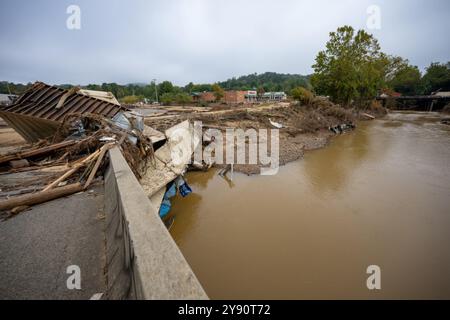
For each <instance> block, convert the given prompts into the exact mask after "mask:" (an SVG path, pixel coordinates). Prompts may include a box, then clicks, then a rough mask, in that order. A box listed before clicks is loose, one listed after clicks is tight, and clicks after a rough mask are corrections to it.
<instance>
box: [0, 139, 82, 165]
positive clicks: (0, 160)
mask: <svg viewBox="0 0 450 320" xmlns="http://www.w3.org/2000/svg"><path fill="white" fill-rule="evenodd" d="M77 142H79V141H75V140H68V141H63V142H60V143H55V144H51V145H49V146H45V147H42V148H38V149H33V150H27V151H23V152H19V153H15V154H10V155H6V156H3V157H0V165H1V164H3V163H5V162H9V161H12V160H18V159H24V158H29V157H35V156H39V155H43V154H46V153H49V152H52V151H55V150H58V149H61V148H65V147H68V146H71V145H74V144H75V143H77Z"/></svg>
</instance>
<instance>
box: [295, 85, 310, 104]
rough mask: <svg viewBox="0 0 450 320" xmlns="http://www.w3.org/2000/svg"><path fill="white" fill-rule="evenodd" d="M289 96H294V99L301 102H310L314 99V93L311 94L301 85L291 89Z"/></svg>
mask: <svg viewBox="0 0 450 320" xmlns="http://www.w3.org/2000/svg"><path fill="white" fill-rule="evenodd" d="M291 96H292V98H294V100H297V101H298V102H300V103H302V104H310V103H311V102H312V101H313V99H314V95H313V94H312V92H311V91H309V90H308V89H305V88H303V87H297V88H294V89H292V90H291Z"/></svg>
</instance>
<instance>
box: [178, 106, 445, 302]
mask: <svg viewBox="0 0 450 320" xmlns="http://www.w3.org/2000/svg"><path fill="white" fill-rule="evenodd" d="M439 117H440V116H439V114H436V113H411V112H409V113H401V112H396V113H391V114H390V115H388V116H387V117H386V118H385V119H382V120H374V121H370V122H364V123H360V124H359V126H358V128H357V129H356V130H355V131H353V132H351V133H347V134H343V135H341V136H339V137H336V138H335V139H333V140H332V141H331V143H330V144H329V146H327V147H326V148H324V149H321V150H316V151H311V152H309V153H307V154H306V155H305V158H304V159H302V160H299V161H296V162H292V163H290V164H288V165H286V166H284V167H281V168H280V170H279V173H278V174H277V175H275V176H251V177H248V176H245V175H242V174H236V173H235V174H234V179H233V182H232V183H231V184H230V183H227V181H225V180H224V179H223V178H221V177H220V176H218V175H217V171H216V170H210V171H209V172H207V173H198V172H194V173H190V174H188V175H187V179H188V181H189V184H190V185H191V187H192V189H193V190H194V193H193V194H191V195H190V196H189V197H187V198H181V197H179V196H178V197H177V198H176V199H175V200H174V202H173V204H174V205H173V210H172V211H173V214H175V215H176V219H175V223H174V225H173V227H172V229H171V234H172V236H173V237H174V239H175V241H176V243H177V244H178V245H179V247H180V249H181V251H182V252H183V254H184V255H185V257H186V259H187V261H188V262H189V264H190V265H191V267H192V269H193V270H194V272H195V274H196V275H197V277H198V279H199V280H200V282H201V284H202V285H203V287H204V288H205V291H206V292H207V294H208V295H209V297H210V298H212V299H304V298H319V299H329V298H337V299H341V298H344V299H346V298H356V299H359V298H388V299H390V298H413V299H414V298H425V299H428V298H438V299H439V298H447V299H449V298H450V126H446V125H442V124H440V123H439ZM369 265H378V266H379V267H380V269H381V289H380V290H368V288H367V286H366V280H367V278H368V277H369V275H368V274H367V273H366V269H367V267H368V266H369Z"/></svg>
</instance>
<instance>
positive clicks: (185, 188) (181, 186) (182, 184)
mask: <svg viewBox="0 0 450 320" xmlns="http://www.w3.org/2000/svg"><path fill="white" fill-rule="evenodd" d="M177 186H178V190H179V191H180V194H181V196H182V197H183V198H184V197H186V196H188V195H189V194H190V193H192V189H191V187H189V185H188V184H187V182H186V181H185V180H184V179H183V178H182V177H178V179H177Z"/></svg>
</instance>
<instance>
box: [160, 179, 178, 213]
mask: <svg viewBox="0 0 450 320" xmlns="http://www.w3.org/2000/svg"><path fill="white" fill-rule="evenodd" d="M176 194H177V188H176V185H175V183H172V184H171V185H170V186H169V187H168V188H167V190H166V193H165V194H164V198H163V201H162V202H161V206H160V207H159V216H160V217H161V218H164V217H165V216H167V214H168V213H169V212H170V209H171V208H172V204H171V203H170V200H169V199H170V198H172V197H175V195H176Z"/></svg>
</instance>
